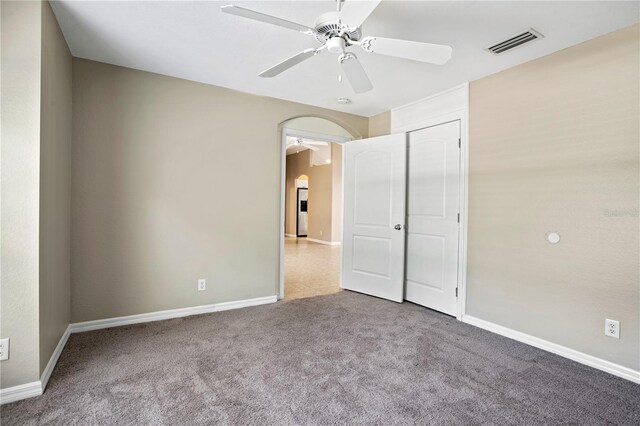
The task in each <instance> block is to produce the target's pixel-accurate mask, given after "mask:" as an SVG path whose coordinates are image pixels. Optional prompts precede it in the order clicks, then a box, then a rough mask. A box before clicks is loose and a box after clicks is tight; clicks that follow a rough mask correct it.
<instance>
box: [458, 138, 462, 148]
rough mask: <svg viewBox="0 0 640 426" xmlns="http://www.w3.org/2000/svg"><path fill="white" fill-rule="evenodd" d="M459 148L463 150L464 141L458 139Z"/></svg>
mask: <svg viewBox="0 0 640 426" xmlns="http://www.w3.org/2000/svg"><path fill="white" fill-rule="evenodd" d="M458 148H462V139H461V138H458Z"/></svg>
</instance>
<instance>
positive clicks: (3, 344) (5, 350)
mask: <svg viewBox="0 0 640 426" xmlns="http://www.w3.org/2000/svg"><path fill="white" fill-rule="evenodd" d="M8 359H9V339H0V361H6V360H8Z"/></svg>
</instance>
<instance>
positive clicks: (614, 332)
mask: <svg viewBox="0 0 640 426" xmlns="http://www.w3.org/2000/svg"><path fill="white" fill-rule="evenodd" d="M604 335H605V336H609V337H615V338H616V339H619V338H620V321H616V320H610V319H605V320H604Z"/></svg>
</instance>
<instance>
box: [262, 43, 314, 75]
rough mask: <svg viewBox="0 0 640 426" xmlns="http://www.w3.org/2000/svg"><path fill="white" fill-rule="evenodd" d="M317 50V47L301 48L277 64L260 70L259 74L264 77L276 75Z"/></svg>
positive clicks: (311, 55) (312, 54) (309, 56)
mask: <svg viewBox="0 0 640 426" xmlns="http://www.w3.org/2000/svg"><path fill="white" fill-rule="evenodd" d="M317 52H318V50H317V49H307V50H303V51H302V52H300V53H296V54H295V55H293V56H292V57H290V58H287V59H285V60H284V61H282V62H280V63H279V64H277V65H274V66H272V67H271V68H269V69H268V70H265V71H262V72H261V73H260V74H259V75H260V77H264V78H270V77H275V76H276V75H278V74H280V73H282V72H284V71H286V70H288V69H289V68H291V67H293V66H294V65H298V64H299V63H300V62H302V61H305V60H307V59H309V58H311V57H313V56H315V55H316V53H317Z"/></svg>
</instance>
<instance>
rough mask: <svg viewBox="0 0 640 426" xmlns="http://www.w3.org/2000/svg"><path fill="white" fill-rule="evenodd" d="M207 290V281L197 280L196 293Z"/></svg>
mask: <svg viewBox="0 0 640 426" xmlns="http://www.w3.org/2000/svg"><path fill="white" fill-rule="evenodd" d="M206 289H207V280H205V279H204V278H200V279H199V280H198V291H205V290H206Z"/></svg>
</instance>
